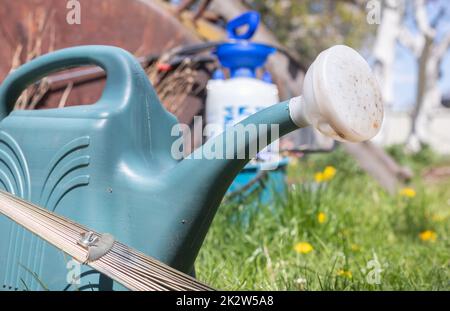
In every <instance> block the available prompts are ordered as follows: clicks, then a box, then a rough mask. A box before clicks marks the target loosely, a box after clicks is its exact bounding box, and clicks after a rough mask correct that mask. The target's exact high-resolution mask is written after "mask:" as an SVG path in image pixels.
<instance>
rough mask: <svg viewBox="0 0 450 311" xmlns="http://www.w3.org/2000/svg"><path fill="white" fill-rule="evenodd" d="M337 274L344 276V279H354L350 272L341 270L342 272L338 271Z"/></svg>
mask: <svg viewBox="0 0 450 311" xmlns="http://www.w3.org/2000/svg"><path fill="white" fill-rule="evenodd" d="M336 274H337V275H338V276H342V277H345V278H349V279H351V278H352V277H353V275H352V272H351V271H350V270H343V269H340V270H338V271H337V273H336Z"/></svg>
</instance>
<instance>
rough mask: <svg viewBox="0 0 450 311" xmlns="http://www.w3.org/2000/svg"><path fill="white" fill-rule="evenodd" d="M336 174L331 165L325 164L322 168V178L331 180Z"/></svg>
mask: <svg viewBox="0 0 450 311" xmlns="http://www.w3.org/2000/svg"><path fill="white" fill-rule="evenodd" d="M335 175H336V169H335V168H334V167H333V166H327V167H325V169H324V170H323V178H324V180H331V179H333V177H334V176H335Z"/></svg>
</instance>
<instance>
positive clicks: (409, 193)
mask: <svg viewBox="0 0 450 311" xmlns="http://www.w3.org/2000/svg"><path fill="white" fill-rule="evenodd" d="M416 194H417V193H416V190H414V189H413V188H409V187H407V188H403V189H401V190H400V195H401V196H402V197H407V198H414V197H415V196H416Z"/></svg>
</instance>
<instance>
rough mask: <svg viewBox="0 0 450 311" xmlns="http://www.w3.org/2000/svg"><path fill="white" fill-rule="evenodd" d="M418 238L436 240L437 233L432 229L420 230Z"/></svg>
mask: <svg viewBox="0 0 450 311" xmlns="http://www.w3.org/2000/svg"><path fill="white" fill-rule="evenodd" d="M419 238H420V239H421V240H422V241H431V242H435V241H436V240H437V234H436V232H434V231H432V230H425V231H422V232H421V233H419Z"/></svg>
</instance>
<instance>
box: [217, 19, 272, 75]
mask: <svg viewBox="0 0 450 311" xmlns="http://www.w3.org/2000/svg"><path fill="white" fill-rule="evenodd" d="M259 20H260V17H259V13H258V12H254V11H249V12H247V13H244V14H242V15H240V16H238V17H237V18H235V19H233V20H231V21H230V22H229V23H228V24H227V34H228V38H229V39H230V42H227V43H223V44H221V45H219V46H218V47H217V50H216V52H215V53H216V55H217V57H218V58H219V61H220V63H221V64H222V66H224V67H227V68H229V69H230V76H231V78H236V77H251V78H255V77H256V74H255V73H256V69H257V68H259V67H262V66H263V65H264V64H265V63H266V61H267V57H268V56H269V55H270V54H272V53H274V52H275V51H276V49H275V48H274V47H271V46H269V45H265V44H261V43H254V42H249V41H248V40H249V39H251V37H252V36H253V35H254V34H255V32H256V29H257V28H258V25H259ZM243 26H247V30H246V31H245V32H243V33H239V32H238V30H239V28H240V27H243Z"/></svg>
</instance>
